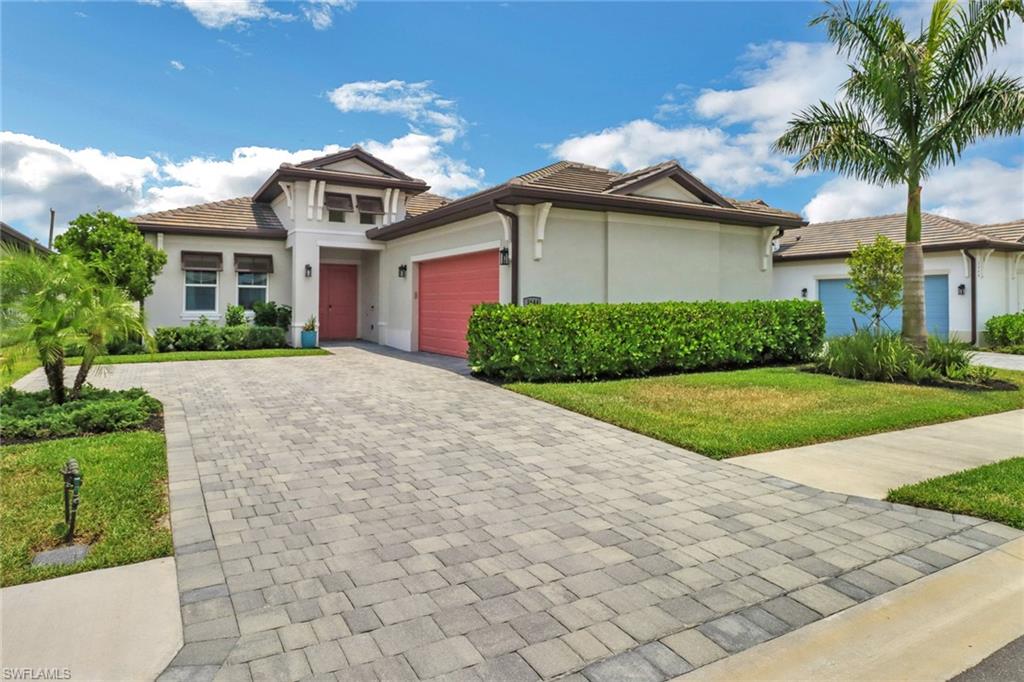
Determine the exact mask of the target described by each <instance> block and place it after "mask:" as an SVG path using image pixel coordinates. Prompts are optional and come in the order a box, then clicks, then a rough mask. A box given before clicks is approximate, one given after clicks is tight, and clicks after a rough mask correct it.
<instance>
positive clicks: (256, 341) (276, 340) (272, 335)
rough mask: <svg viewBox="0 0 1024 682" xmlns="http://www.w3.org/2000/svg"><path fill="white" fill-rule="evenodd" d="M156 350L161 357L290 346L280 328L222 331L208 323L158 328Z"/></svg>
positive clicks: (156, 331)
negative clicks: (182, 353)
mask: <svg viewBox="0 0 1024 682" xmlns="http://www.w3.org/2000/svg"><path fill="white" fill-rule="evenodd" d="M153 338H154V340H155V341H156V348H157V350H158V351H159V352H161V353H170V352H173V351H190V350H245V349H255V348H284V347H285V346H287V345H288V338H287V336H286V334H285V331H284V330H283V329H281V328H280V327H262V326H257V325H234V326H231V327H218V326H217V325H215V324H211V323H210V322H207V321H205V320H201V321H199V322H193V323H192V324H190V325H189V326H187V327H158V328H157V329H156V330H155V331H154V332H153Z"/></svg>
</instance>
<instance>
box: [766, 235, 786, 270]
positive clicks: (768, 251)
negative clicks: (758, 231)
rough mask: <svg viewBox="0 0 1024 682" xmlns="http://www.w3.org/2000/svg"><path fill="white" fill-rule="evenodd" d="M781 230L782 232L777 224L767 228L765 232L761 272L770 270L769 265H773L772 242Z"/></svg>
mask: <svg viewBox="0 0 1024 682" xmlns="http://www.w3.org/2000/svg"><path fill="white" fill-rule="evenodd" d="M780 232H782V230H781V229H780V228H779V227H778V226H776V227H773V228H770V229H768V230H766V231H765V233H764V244H762V245H761V246H762V251H761V272H766V271H767V270H768V266H769V265H771V262H772V242H773V241H775V238H776V237H778V236H779V233H780Z"/></svg>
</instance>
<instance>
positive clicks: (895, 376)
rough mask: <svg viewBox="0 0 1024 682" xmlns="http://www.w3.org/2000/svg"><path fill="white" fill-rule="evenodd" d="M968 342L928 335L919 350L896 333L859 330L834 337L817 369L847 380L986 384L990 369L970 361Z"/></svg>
mask: <svg viewBox="0 0 1024 682" xmlns="http://www.w3.org/2000/svg"><path fill="white" fill-rule="evenodd" d="M973 356H974V352H973V350H972V347H971V346H970V344H967V343H963V342H960V341H945V340H943V339H940V338H938V337H936V336H930V337H928V345H927V346H926V347H925V348H924V350H919V349H917V348H915V347H913V346H912V345H910V344H909V343H907V342H906V341H905V340H904V339H903V337H901V336H900V335H899V334H894V333H884V334H876V333H872V332H870V331H868V330H865V329H862V330H860V331H858V332H856V333H854V334H849V335H846V336H835V337H832V338H830V339H829V340H828V347H827V348H826V349H825V351H824V352H823V353H822V354H821V358H820V359H819V361H818V363H817V368H818V371H821V372H824V373H826V374H833V375H835V376H840V377H846V378H847V379H863V380H866V381H886V382H896V381H905V382H909V383H912V384H930V383H931V384H940V383H944V382H948V381H954V382H960V383H969V384H979V385H980V384H985V383H987V382H989V381H990V380H991V379H992V377H993V376H994V372H993V370H992V369H990V368H988V367H980V366H977V365H972V364H971V358H972V357H973Z"/></svg>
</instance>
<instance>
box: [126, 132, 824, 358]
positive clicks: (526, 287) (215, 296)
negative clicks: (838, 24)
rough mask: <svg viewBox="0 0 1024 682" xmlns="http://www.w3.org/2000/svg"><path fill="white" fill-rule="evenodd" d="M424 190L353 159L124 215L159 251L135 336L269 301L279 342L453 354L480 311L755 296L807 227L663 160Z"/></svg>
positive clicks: (304, 166) (461, 350) (363, 158)
mask: <svg viewBox="0 0 1024 682" xmlns="http://www.w3.org/2000/svg"><path fill="white" fill-rule="evenodd" d="M428 189H429V188H428V187H427V185H426V183H424V182H423V181H422V180H417V179H415V178H411V177H409V176H408V175H406V174H405V173H403V172H401V171H400V170H398V169H396V168H394V167H392V166H390V165H388V164H386V163H384V162H383V161H381V160H380V159H377V158H376V157H374V156H372V155H370V154H368V153H367V152H365V151H363V150H362V149H360V148H358V147H353V148H352V149H349V150H347V151H344V152H341V153H338V154H332V155H329V156H325V157H321V158H318V159H313V160H311V161H307V162H305V163H300V164H295V165H291V164H283V165H282V166H281V167H280V168H278V169H277V170H276V171H274V173H273V174H272V175H271V176H270V177H269V178H267V180H266V182H264V183H263V185H262V187H260V188H259V190H257V191H256V193H255V194H254V195H253V196H252V197H243V198H238V199H229V200H227V201H220V202H215V203H210V204H202V205H199V206H191V207H187V208H180V209H175V210H170V211H162V212H159V213H150V214H147V215H141V216H136V217H135V218H132V220H133V221H134V222H135V223H136V224H137V225H138V226H139V229H140V230H142V232H143V233H145V234H146V235H147V238H148V239H149V240H150V241H151V242H152V243H154V244H156V245H157V246H158V247H159V248H161V249H163V250H164V251H166V252H167V255H168V262H167V265H166V267H165V268H164V271H163V273H162V274H161V275H160V276H159V277H158V279H157V281H156V285H155V288H154V292H153V296H152V297H151V298H149V299H147V300H146V304H145V307H146V311H147V313H148V315H149V320H150V323H151V324H152V325H154V326H164V325H181V324H187V323H188V322H189V321H190V320H195V319H198V318H199V317H200V316H206V317H207V318H209V319H211V320H220V319H222V317H223V315H224V312H225V309H226V307H227V305H228V304H234V303H236V302H237V303H240V304H243V305H251V304H252V302H253V301H259V300H274V301H277V302H278V303H285V304H288V305H291V306H292V308H293V320H292V324H293V335H292V338H293V341H295V340H297V337H298V330H299V329H300V327H301V325H302V323H303V322H305V321H306V319H307V318H309V317H310V316H311V315H316V316H317V318H318V324H319V331H320V338H321V339H322V340H325V341H326V340H332V339H354V338H360V339H366V340H369V341H374V342H378V343H382V344H385V345H388V346H393V347H396V348H400V349H404V350H423V351H432V352H437V353H445V354H449V355H465V353H466V341H465V334H466V323H467V320H468V318H469V314H470V311H471V307H472V305H473V304H476V303H479V302H482V301H498V302H505V303H507V302H512V301H515V302H520V303H522V302H524V301H525V302H529V301H531V300H541V301H543V302H545V303H548V302H556V301H561V302H594V301H598V302H601V301H609V302H619V301H658V300H669V299H677V300H686V299H690V300H694V299H722V300H744V299H754V298H769V297H770V294H771V282H772V272H771V269H772V263H771V245H772V240H773V239H774V237H775V236H776V235H778V234H779V232H780V230H784V229H788V228H795V227H800V226H802V225H804V224H805V221H803V220H802V219H801V218H800V216H799V215H797V214H794V213H789V212H786V211H781V210H778V209H774V208H771V207H769V206H767V205H765V204H764V203H763V202H760V201H738V200H734V199H727V198H725V197H723V196H721V195H720V194H718V193H717V192H715V191H714V190H712V189H711V188H709V187H708V186H707V185H705V184H704V183H702V182H701V181H700V180H698V179H697V178H695V177H694V176H692V175H691V174H690V173H688V172H687V171H685V170H684V169H683V168H681V167H680V166H679V164H678V163H676V162H674V161H673V162H667V163H662V164H658V165H656V166H652V167H650V168H645V169H642V170H640V171H636V172H633V173H626V174H622V173H616V172H614V171H610V170H606V169H603V168H595V167H593V166H586V165H583V164H579V163H572V162H568V161H559V162H557V163H553V164H551V165H549V166H546V167H544V168H541V169H538V170H535V171H532V172H530V173H526V174H523V175H520V176H517V177H515V178H512V179H511V180H509V181H508V182H505V183H503V184H501V185H497V186H495V187H492V188H490V189H487V190H484V191H481V192H477V193H476V194H472V195H470V196H467V197H463V198H461V199H457V200H448V199H445V198H443V197H439V196H436V195H433V194H430V193H428V192H427V190H428Z"/></svg>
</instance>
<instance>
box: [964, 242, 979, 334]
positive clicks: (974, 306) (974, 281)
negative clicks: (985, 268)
mask: <svg viewBox="0 0 1024 682" xmlns="http://www.w3.org/2000/svg"><path fill="white" fill-rule="evenodd" d="M964 256H966V258H967V261H968V262H969V263H970V264H971V345H972V346H975V345H977V344H978V260H977V259H976V258H975V257H974V254H973V253H971V252H970V251H968V250H967V249H964Z"/></svg>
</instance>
